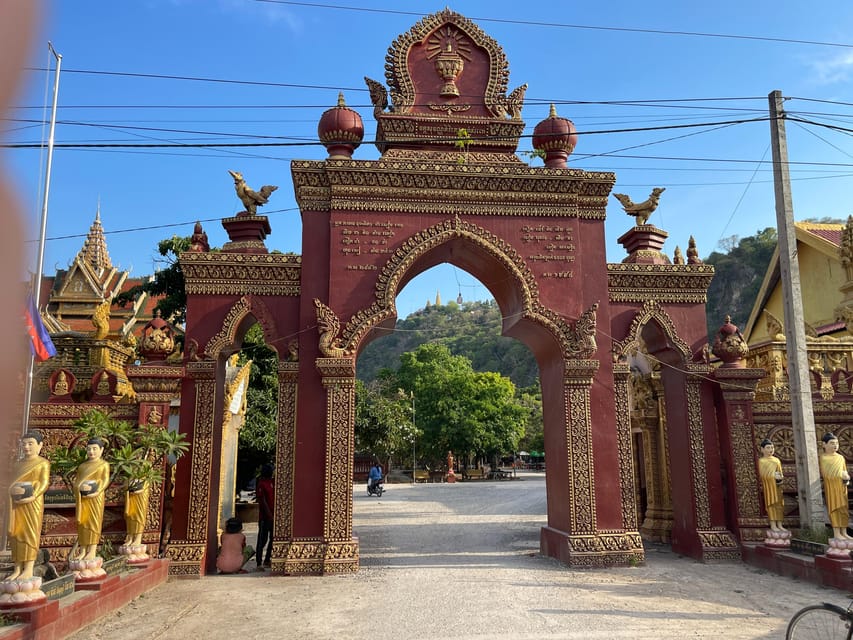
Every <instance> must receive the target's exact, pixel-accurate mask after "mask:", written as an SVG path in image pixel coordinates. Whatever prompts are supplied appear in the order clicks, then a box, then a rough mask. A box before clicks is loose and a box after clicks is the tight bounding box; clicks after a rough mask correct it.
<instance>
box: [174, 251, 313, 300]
mask: <svg viewBox="0 0 853 640" xmlns="http://www.w3.org/2000/svg"><path fill="white" fill-rule="evenodd" d="M180 263H181V269H182V271H183V273H184V281H185V289H186V293H187V294H188V295H244V294H257V295H272V296H291V297H292V296H298V295H299V292H300V280H301V277H302V276H301V273H302V257H301V256H296V255H282V254H275V253H265V254H258V253H225V252H223V253H195V252H188V253H183V254H181V257H180Z"/></svg>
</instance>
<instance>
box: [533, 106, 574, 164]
mask: <svg viewBox="0 0 853 640" xmlns="http://www.w3.org/2000/svg"><path fill="white" fill-rule="evenodd" d="M577 143H578V136H577V130H576V129H575V125H574V123H573V122H572V121H571V120H569V119H568V118H561V117H559V116H558V115H557V108H556V107H555V106H554V103H551V110H550V113H549V115H548V117H547V118H545V119H544V120H543V121H542V122H540V123H539V124H537V125H536V128H535V129H534V130H533V148H534V149H536V150H537V151H544V152H545V166H546V167H552V168H565V167H566V160H568V157H569V156H570V155H571V153H572V151H574V150H575V145H577Z"/></svg>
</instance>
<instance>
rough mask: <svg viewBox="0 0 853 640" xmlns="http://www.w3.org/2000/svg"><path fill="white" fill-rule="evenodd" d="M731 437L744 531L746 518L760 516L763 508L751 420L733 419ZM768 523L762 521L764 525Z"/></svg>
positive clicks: (741, 523)
mask: <svg viewBox="0 0 853 640" xmlns="http://www.w3.org/2000/svg"><path fill="white" fill-rule="evenodd" d="M729 426H730V432H729V438H730V440H731V447H732V450H731V452H730V455H731V456H732V458H733V463H734V470H735V486H736V487H737V502H738V520H739V526H740V528H741V532H743V527H744V524H743V519H744V518H760V517H761V508H760V507H759V503H758V493H759V491H760V486H761V482H760V481H759V479H758V474H757V473H756V470H755V451H757V449H756V448H755V435H754V433H753V429H752V424H751V423H749V422H745V421H744V422H741V421H732V423H731V424H730V425H729ZM765 524H766V523H764V522H762V524H761V526H762V528H763V527H764V525H765Z"/></svg>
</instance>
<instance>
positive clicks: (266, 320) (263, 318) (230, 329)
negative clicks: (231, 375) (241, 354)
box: [204, 295, 277, 360]
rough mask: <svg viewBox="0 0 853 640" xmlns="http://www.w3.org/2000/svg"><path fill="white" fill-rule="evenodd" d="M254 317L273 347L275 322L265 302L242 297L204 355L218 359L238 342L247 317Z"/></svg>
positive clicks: (228, 314)
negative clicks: (239, 332) (239, 333)
mask: <svg viewBox="0 0 853 640" xmlns="http://www.w3.org/2000/svg"><path fill="white" fill-rule="evenodd" d="M249 315H251V316H253V317H254V318H255V320H257V321H258V324H259V325H261V329H262V330H263V332H264V341H265V342H266V343H267V344H268V345H272V344H273V341H274V340H275V337H276V336H277V331H276V326H275V320H274V319H273V316H272V314H271V313H270V310H269V308H268V307H267V305H266V304H265V303H264V301H263V300H262V299H261V298H259V297H256V296H252V295H246V296H243V297H241V298H240V299H239V300H238V301H237V302H236V303H235V304H234V306H233V307H231V309H229V310H228V313H227V314H225V317H224V318H223V319H222V330H221V331H220V332H219V333H217V334H216V335H215V336H213V337H212V338H211V339H210V340H208V342H207V346H205V348H204V354H205V355H206V356H207V357H209V358H212V359H214V360H215V359H216V358H217V357H218V356H219V355H220V354H222V353H224V352H225V350H226V349H227V348H228V347H230V346H231V345H233V344H234V343H235V342H236V341H237V332H238V331H239V330H240V327H241V326H242V325H243V321H244V320H245V318H246V316H249Z"/></svg>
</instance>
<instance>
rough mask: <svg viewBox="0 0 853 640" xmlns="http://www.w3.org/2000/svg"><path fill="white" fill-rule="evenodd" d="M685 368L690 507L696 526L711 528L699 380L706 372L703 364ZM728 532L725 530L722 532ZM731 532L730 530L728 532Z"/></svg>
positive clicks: (706, 368)
mask: <svg viewBox="0 0 853 640" xmlns="http://www.w3.org/2000/svg"><path fill="white" fill-rule="evenodd" d="M685 367H686V369H687V373H688V376H687V380H686V386H687V429H688V440H689V443H690V471H691V475H692V482H693V496H694V505H695V506H694V508H695V509H696V526H697V528H698V529H710V528H711V505H710V500H709V498H708V475H707V473H708V468H707V465H706V464H705V434H704V432H703V419H702V396H701V391H700V384H701V382H700V380H701V377H702V376H707V375H708V373H710V371H709V367H708V366H707V365H704V364H702V365H699V364H690V363H686V364H685ZM726 533H728V532H726ZM729 535H731V534H729Z"/></svg>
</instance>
